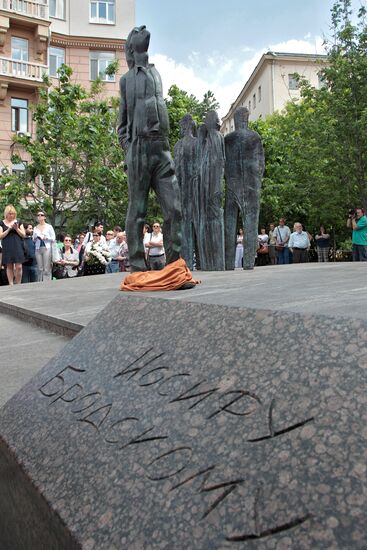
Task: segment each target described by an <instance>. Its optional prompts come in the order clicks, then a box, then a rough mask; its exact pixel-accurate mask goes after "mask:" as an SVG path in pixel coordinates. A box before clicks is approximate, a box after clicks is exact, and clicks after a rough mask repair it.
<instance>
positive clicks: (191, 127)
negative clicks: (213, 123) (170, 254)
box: [174, 114, 199, 269]
mask: <svg viewBox="0 0 367 550" xmlns="http://www.w3.org/2000/svg"><path fill="white" fill-rule="evenodd" d="M180 129H181V139H180V140H179V141H178V142H177V143H176V145H175V149H174V157H175V168H176V175H177V180H178V183H179V186H180V191H181V208H182V246H181V255H182V257H183V259H184V260H185V261H186V264H187V266H188V267H189V269H192V267H193V257H194V249H195V234H194V233H195V230H194V225H195V226H196V225H197V224H196V219H197V217H198V214H197V210H198V204H197V203H198V168H199V164H198V138H197V137H196V124H195V121H194V120H193V118H192V116H191V115H189V114H187V115H185V116H184V117H183V118H182V120H181V122H180ZM194 220H195V221H194Z"/></svg>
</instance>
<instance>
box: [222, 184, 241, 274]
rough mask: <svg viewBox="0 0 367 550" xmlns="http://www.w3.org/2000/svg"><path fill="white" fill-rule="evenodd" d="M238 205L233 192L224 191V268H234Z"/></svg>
mask: <svg viewBox="0 0 367 550" xmlns="http://www.w3.org/2000/svg"><path fill="white" fill-rule="evenodd" d="M238 210H239V208H238V205H237V201H236V199H235V198H234V196H233V193H231V192H227V193H226V203H225V208H224V242H225V259H226V269H234V267H235V266H234V260H235V255H236V237H237V219H238Z"/></svg>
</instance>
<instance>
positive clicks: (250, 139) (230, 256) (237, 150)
mask: <svg viewBox="0 0 367 550" xmlns="http://www.w3.org/2000/svg"><path fill="white" fill-rule="evenodd" d="M248 116H249V112H248V110H247V109H246V108H245V107H241V108H239V109H237V110H236V112H235V114H234V122H235V130H234V131H233V132H231V133H229V134H227V135H226V136H225V137H223V135H222V134H221V133H220V132H219V127H220V125H219V119H218V115H217V113H216V112H215V111H209V112H208V113H207V115H206V117H205V122H204V124H202V125H201V126H199V128H198V130H197V129H196V124H195V122H194V121H193V119H192V116H191V115H189V114H187V115H186V116H185V117H184V118H183V119H182V120H181V139H180V140H179V141H178V142H177V143H176V145H175V148H174V158H175V168H176V176H177V179H178V183H179V186H180V191H181V210H182V245H181V255H182V257H183V258H184V259H185V261H186V263H187V265H188V267H190V268H192V264H193V257H194V254H195V256H196V259H197V260H198V261H199V264H200V269H202V270H205V271H223V270H225V269H234V261H235V248H236V235H237V224H238V220H239V218H240V219H241V221H242V224H243V229H244V244H243V246H244V261H243V267H244V269H252V268H253V267H254V262H255V256H256V247H257V235H258V220H259V209H260V188H261V178H262V175H263V171H264V151H263V147H262V143H261V139H260V136H259V135H258V134H257V133H256V132H254V131H252V130H250V129H249V128H248ZM224 182H225V183H224ZM223 198H224V207H223Z"/></svg>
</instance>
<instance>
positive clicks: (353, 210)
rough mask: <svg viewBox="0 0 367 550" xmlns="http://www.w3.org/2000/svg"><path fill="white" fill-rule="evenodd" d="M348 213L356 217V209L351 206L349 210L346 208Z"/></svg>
mask: <svg viewBox="0 0 367 550" xmlns="http://www.w3.org/2000/svg"><path fill="white" fill-rule="evenodd" d="M348 215H349V217H350V218H355V217H356V211H355V209H354V208H351V209H350V210H348Z"/></svg>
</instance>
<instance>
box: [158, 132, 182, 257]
mask: <svg viewBox="0 0 367 550" xmlns="http://www.w3.org/2000/svg"><path fill="white" fill-rule="evenodd" d="M150 146H151V152H152V153H153V155H152V159H153V163H154V164H153V171H152V187H153V189H154V191H155V192H156V194H157V198H158V202H159V204H160V205H161V208H162V211H163V216H164V223H163V237H164V249H165V251H166V258H167V264H170V263H172V262H175V261H176V260H178V259H179V257H180V252H181V220H182V216H181V199H180V188H179V185H178V181H177V179H176V176H175V169H174V165H173V160H172V157H171V153H170V150H169V143H168V140H154V141H152V142H151V144H150Z"/></svg>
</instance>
